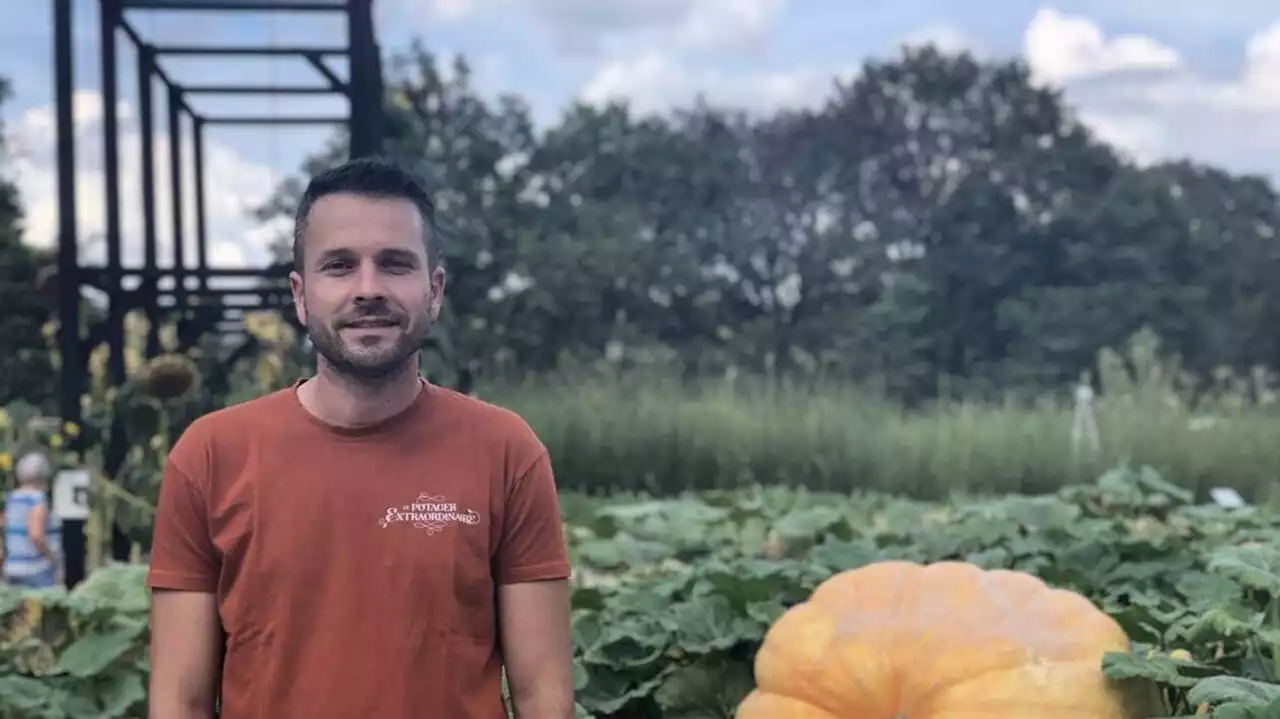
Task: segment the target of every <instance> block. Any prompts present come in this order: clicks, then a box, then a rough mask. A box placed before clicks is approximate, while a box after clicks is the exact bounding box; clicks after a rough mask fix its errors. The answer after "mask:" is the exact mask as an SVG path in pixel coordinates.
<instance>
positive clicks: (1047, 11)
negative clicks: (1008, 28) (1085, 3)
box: [1023, 8, 1181, 83]
mask: <svg viewBox="0 0 1280 719" xmlns="http://www.w3.org/2000/svg"><path fill="white" fill-rule="evenodd" d="M1023 49H1024V52H1025V53H1026V56H1027V61H1028V62H1029V63H1030V64H1031V66H1032V67H1033V68H1035V71H1036V74H1037V75H1038V76H1039V77H1040V78H1042V79H1044V80H1047V81H1049V82H1054V83H1062V82H1067V81H1070V80H1076V79H1079V78H1086V77H1091V76H1096V75H1103V74H1107V73H1112V72H1121V71H1130V70H1174V69H1177V68H1179V67H1180V66H1181V60H1180V58H1179V57H1178V52H1177V51H1176V50H1174V49H1173V48H1171V47H1169V46H1167V45H1164V44H1162V43H1160V42H1158V41H1156V40H1154V39H1152V38H1149V37H1144V36H1142V35H1121V36H1118V37H1114V38H1111V39H1107V38H1106V37H1105V36H1104V35H1103V33H1102V29H1101V28H1099V27H1098V26H1097V25H1096V24H1095V23H1093V22H1092V21H1090V20H1088V19H1085V18H1081V17H1068V16H1066V15H1064V14H1062V13H1060V12H1058V11H1057V10H1055V9H1053V8H1042V9H1041V10H1040V11H1039V12H1037V13H1036V15H1035V17H1034V18H1032V20H1031V24H1030V25H1029V26H1028V27H1027V31H1026V34H1025V35H1024V37H1023Z"/></svg>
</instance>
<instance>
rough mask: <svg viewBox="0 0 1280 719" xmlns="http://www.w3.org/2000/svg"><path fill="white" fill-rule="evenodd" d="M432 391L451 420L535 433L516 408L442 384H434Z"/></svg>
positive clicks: (506, 431)
mask: <svg viewBox="0 0 1280 719" xmlns="http://www.w3.org/2000/svg"><path fill="white" fill-rule="evenodd" d="M431 391H432V392H434V393H435V395H436V400H437V407H439V408H441V411H443V412H446V413H448V415H449V417H450V419H451V420H454V421H464V422H467V423H470V422H477V423H481V424H483V425H484V426H486V427H489V428H491V429H492V430H493V431H495V432H497V433H511V434H514V435H520V436H525V435H532V434H533V427H532V426H531V425H530V424H529V423H528V422H526V421H525V419H524V417H523V416H521V415H520V413H519V412H517V411H516V410H514V409H511V408H509V407H504V406H502V405H500V404H496V403H494V402H491V401H489V400H485V399H481V398H480V397H476V396H474V395H469V394H464V393H462V392H459V391H458V390H456V389H450V388H448V387H444V386H441V385H432V386H431Z"/></svg>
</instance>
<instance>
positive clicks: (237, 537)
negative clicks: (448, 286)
mask: <svg viewBox="0 0 1280 719" xmlns="http://www.w3.org/2000/svg"><path fill="white" fill-rule="evenodd" d="M300 384H301V382H299V383H297V384H295V385H294V386H293V387H291V388H288V389H285V390H281V391H278V392H275V393H273V394H270V395H267V396H264V397H261V398H258V399H254V400H251V401H249V402H245V403H242V404H238V405H235V406H232V407H228V408H225V409H221V410H218V411H215V412H213V413H210V414H208V415H206V416H204V417H202V418H200V419H199V420H197V421H196V422H194V423H193V424H192V425H191V426H190V427H189V428H188V429H187V431H186V432H185V433H184V434H183V435H182V437H181V439H180V440H179V441H178V442H177V443H176V445H175V446H174V447H173V450H172V452H171V453H170V455H169V459H168V462H167V465H166V467H165V473H164V477H163V479H162V483H161V487H160V499H159V506H158V513H157V516H156V523H155V530H154V538H153V544H152V553H151V567H150V573H149V577H148V585H149V586H150V587H152V588H156V589H180V590H193V591H200V592H211V593H216V594H217V598H218V606H219V611H220V615H221V620H222V624H223V627H224V630H225V632H226V636H227V639H226V647H225V659H224V665H223V674H222V686H221V705H222V708H221V716H222V719H295V718H296V719H328V718H332V719H356V718H358V717H377V718H378V719H423V718H425V717H439V718H440V719H499V718H500V717H505V716H506V714H505V711H504V709H503V705H502V698H501V676H502V675H501V667H502V656H501V653H500V646H499V644H498V641H497V637H498V634H497V626H496V604H495V599H496V591H497V586H498V585H500V584H503V583H512V582H526V581H535V580H549V579H565V578H567V577H568V576H569V563H568V559H567V556H566V549H565V542H564V535H563V529H562V525H561V516H560V509H559V504H558V500H557V496H556V487H555V481H554V478H553V476H552V467H551V463H550V459H549V457H548V454H547V450H546V448H545V447H544V446H543V445H542V443H541V442H540V441H539V440H538V438H537V437H536V436H535V434H534V433H533V431H532V430H531V429H530V428H529V426H528V425H527V424H526V423H525V422H524V421H523V420H521V419H520V418H519V417H518V416H517V415H516V414H514V413H512V412H510V411H508V410H505V409H502V408H499V407H496V406H493V405H491V404H488V403H485V402H482V401H480V400H477V399H474V398H470V397H467V396H465V395H462V394H459V393H457V392H453V391H451V390H448V389H446V388H442V387H439V386H436V385H433V384H430V383H428V382H426V381H425V380H424V382H423V386H424V388H423V391H422V392H421V393H420V395H419V396H418V398H417V400H416V401H415V402H414V403H413V405H412V406H411V407H410V408H408V409H407V410H405V411H403V412H401V413H400V414H398V415H397V416H395V417H392V418H390V419H388V420H386V421H384V422H381V423H379V424H378V425H375V426H370V427H363V428H360V429H346V428H338V427H332V426H328V425H326V424H324V423H323V422H321V421H320V420H318V419H317V418H315V417H314V416H313V415H312V414H311V413H309V412H308V411H306V410H305V409H304V408H303V407H302V405H301V404H300V402H299V401H298V399H297V394H296V390H297V387H298V386H299V385H300Z"/></svg>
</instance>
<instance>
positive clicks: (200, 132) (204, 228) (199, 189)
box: [191, 117, 209, 290]
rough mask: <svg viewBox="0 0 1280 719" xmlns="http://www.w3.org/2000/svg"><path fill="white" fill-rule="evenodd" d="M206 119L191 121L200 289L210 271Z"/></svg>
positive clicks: (197, 264) (206, 282)
mask: <svg viewBox="0 0 1280 719" xmlns="http://www.w3.org/2000/svg"><path fill="white" fill-rule="evenodd" d="M204 126H205V122H204V118H202V117H195V118H193V119H192V121H191V136H192V144H193V145H194V148H195V149H194V157H193V159H192V164H193V165H194V166H195V167H194V168H192V169H193V171H194V174H195V180H196V187H195V190H196V270H197V275H196V276H197V278H198V280H199V283H200V285H199V286H200V289H201V290H203V289H205V287H206V286H207V285H208V269H209V228H208V225H207V224H206V223H207V221H208V217H207V216H206V213H205V191H204Z"/></svg>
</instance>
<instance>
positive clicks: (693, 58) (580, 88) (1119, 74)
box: [0, 0, 1280, 267]
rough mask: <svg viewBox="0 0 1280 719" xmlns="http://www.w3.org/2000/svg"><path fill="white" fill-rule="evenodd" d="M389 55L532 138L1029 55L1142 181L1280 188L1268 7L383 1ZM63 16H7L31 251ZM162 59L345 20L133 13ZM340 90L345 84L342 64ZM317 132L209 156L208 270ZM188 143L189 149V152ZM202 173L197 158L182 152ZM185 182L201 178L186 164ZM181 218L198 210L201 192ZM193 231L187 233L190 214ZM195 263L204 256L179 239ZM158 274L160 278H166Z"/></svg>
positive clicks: (93, 187) (222, 64)
mask: <svg viewBox="0 0 1280 719" xmlns="http://www.w3.org/2000/svg"><path fill="white" fill-rule="evenodd" d="M374 3H375V7H376V14H377V19H376V22H377V30H378V34H379V41H380V42H381V44H382V47H383V51H384V54H385V53H391V52H395V51H397V50H400V49H403V48H405V47H407V46H408V44H409V43H410V42H412V41H413V40H414V39H419V40H421V41H422V42H423V44H424V45H425V46H426V47H427V48H428V49H430V50H432V51H433V52H436V53H437V54H439V55H441V56H442V57H446V58H447V57H452V56H453V55H454V54H459V53H460V54H462V55H463V56H465V57H466V58H467V59H468V61H469V62H470V64H471V66H472V67H473V69H474V81H475V84H476V86H477V87H478V88H479V89H480V90H481V91H482V92H484V93H485V94H487V95H491V96H496V95H498V94H502V93H515V94H519V95H521V96H522V97H524V98H525V99H526V100H528V101H529V102H530V103H531V105H532V108H533V111H534V114H535V118H536V119H537V120H538V122H539V124H540V125H543V126H545V125H547V124H550V123H552V122H554V121H555V119H556V117H557V115H558V114H559V113H560V112H561V111H562V109H563V108H564V107H565V105H566V103H569V102H571V101H575V100H578V101H585V102H602V101H606V100H610V99H627V100H630V101H631V103H632V104H633V106H634V107H636V108H637V109H638V110H643V111H662V110H665V109H669V108H672V107H677V106H680V105H682V104H687V103H689V102H691V101H692V100H693V99H695V98H696V96H698V95H699V94H703V95H705V96H706V97H708V98H709V99H712V100H715V101H718V102H727V103H733V104H735V105H738V106H740V107H743V108H746V109H750V110H755V111H760V112H767V111H769V110H770V109H773V108H776V107H780V106H801V105H807V104H813V103H818V102H821V101H822V100H823V98H824V96H825V95H826V94H827V93H828V92H829V90H830V88H831V86H832V82H833V80H834V79H835V78H836V77H844V76H848V75H850V74H852V73H854V72H856V70H857V68H858V66H859V65H860V64H861V63H862V62H864V61H865V60H867V59H868V58H872V57H879V58H883V57H888V56H891V55H892V54H894V53H895V52H897V51H898V49H899V48H900V47H901V46H902V45H903V44H904V43H918V42H926V41H931V42H936V43H939V44H941V45H942V46H944V47H946V48H948V49H959V48H964V49H968V50H970V51H973V52H975V53H977V54H979V55H981V56H984V57H995V58H1006V57H1011V56H1015V55H1018V56H1022V57H1023V58H1024V59H1025V60H1026V61H1027V62H1028V63H1029V65H1030V66H1031V68H1032V70H1033V72H1034V73H1035V76H1036V78H1037V81H1039V82H1045V83H1051V84H1054V85H1056V86H1059V87H1061V88H1062V89H1063V91H1064V93H1065V97H1066V99H1067V102H1068V103H1069V104H1070V105H1071V106H1072V107H1074V108H1075V109H1076V110H1077V112H1078V113H1079V115H1080V117H1081V118H1082V119H1083V120H1084V121H1085V122H1086V123H1087V124H1089V125H1090V126H1092V127H1093V128H1094V129H1095V130H1096V131H1097V132H1098V133H1099V134H1100V136H1102V137H1103V138H1104V139H1106V140H1108V141H1110V142H1112V143H1113V144H1115V145H1116V146H1117V147H1118V148H1119V149H1120V150H1121V151H1123V152H1125V153H1126V154H1128V155H1129V156H1130V157H1131V158H1133V159H1134V160H1135V161H1136V162H1140V163H1147V162H1152V161H1157V160H1164V159H1171V158H1191V159H1193V160H1196V161H1200V162H1208V163H1213V164H1216V165H1220V166H1223V167H1226V168H1227V169H1230V170H1233V171H1236V172H1247V173H1261V174H1264V175H1267V176H1270V177H1272V178H1273V179H1276V180H1280V5H1277V4H1276V3H1275V2H1274V0H1226V1H1225V2H1223V3H1222V4H1219V3H1201V2H1192V0H1163V1H1162V2H1159V3H1157V2H1156V0H1127V2H1124V3H1111V2H1103V0H1062V1H1061V2H1058V3H1051V4H1049V3H1043V2H1031V1H1030V0H983V2H982V3H957V2H943V0H898V1H897V2H883V1H882V2H872V1H869V0H607V1H602V0H374ZM51 5H52V3H51V2H50V0H23V1H22V2H20V3H19V2H14V3H6V8H5V11H6V18H5V21H4V22H3V23H0V76H4V77H7V78H8V79H9V81H10V82H11V84H12V90H13V97H12V98H11V99H10V100H9V101H8V102H7V103H5V105H4V107H3V109H2V111H0V122H3V123H4V132H5V136H6V139H7V144H8V151H9V155H10V161H9V162H8V163H7V164H8V166H7V167H6V168H4V170H5V171H6V173H7V174H8V175H9V176H10V177H11V178H12V179H14V180H15V181H16V182H17V184H18V187H19V191H20V193H21V196H22V201H23V206H24V211H25V214H26V218H25V239H26V241H28V242H29V243H31V244H33V245H36V246H41V247H48V246H51V245H52V243H53V241H54V237H55V233H56V228H57V222H56V218H57V212H56V208H57V197H56V194H55V192H56V187H55V181H56V173H55V164H54V122H53V117H54V108H53V106H52V92H53V78H52V68H53V63H52V43H51V33H50V31H51ZM75 5H76V7H77V17H76V37H77V40H76V53H77V60H76V66H75V73H76V78H75V86H76V88H77V96H76V102H75V107H76V120H77V133H76V138H77V143H78V146H77V163H78V167H77V174H76V184H77V188H78V191H79V193H80V211H79V223H80V232H81V242H82V246H84V247H85V250H84V255H85V257H86V259H88V260H90V261H94V260H96V259H100V258H101V256H102V250H101V242H100V241H98V237H99V236H100V232H101V228H102V226H103V206H104V205H103V198H102V195H103V186H102V177H103V175H102V167H103V163H102V131H101V118H102V104H101V101H100V95H99V88H100V86H101V84H100V61H99V58H98V54H99V42H98V36H97V27H96V26H97V19H98V18H97V7H98V1H97V0H75ZM129 18H130V21H131V22H132V23H133V25H134V26H135V27H136V28H137V29H138V30H139V31H140V33H141V34H142V35H144V36H145V37H147V38H149V39H151V40H152V41H154V42H157V43H160V44H181V43H193V44H202V43H210V42H219V43H224V42H225V43H236V44H275V45H287V44H301V43H306V44H312V45H329V44H333V45H340V44H342V43H343V41H344V32H345V25H344V23H343V22H342V20H341V18H340V16H336V17H332V18H324V17H302V16H299V14H297V13H293V14H289V15H284V14H279V13H271V14H264V13H248V12H244V13H220V14H216V15H215V14H210V13H201V12H193V11H187V12H162V11H131V12H130V15H129ZM119 47H120V51H119V56H118V58H119V59H118V64H119V77H120V78H121V80H120V101H119V105H118V107H119V116H120V126H121V128H122V130H123V133H122V137H121V143H120V156H121V173H122V174H121V183H122V184H121V193H122V197H123V199H124V201H125V203H126V204H125V205H124V208H123V210H124V212H123V230H124V235H125V240H124V247H125V250H124V252H125V257H124V262H125V264H126V265H127V266H131V265H137V264H139V263H140V261H141V250H140V247H139V242H138V240H137V236H138V234H139V232H140V229H141V228H140V223H139V221H138V212H139V210H140V208H141V189H140V182H139V164H140V163H139V157H138V156H139V143H138V132H137V122H136V97H137V80H136V70H135V68H136V65H135V60H134V57H135V56H134V52H133V48H132V46H131V44H130V43H129V41H128V40H126V39H124V38H123V36H122V37H121V39H120V41H119ZM165 67H166V69H167V70H168V71H169V72H170V74H171V75H173V76H174V77H175V79H177V80H178V81H179V82H184V83H194V84H200V83H218V84H228V83H236V84H273V83H275V84H300V83H315V82H318V78H317V76H316V74H315V72H314V70H312V69H311V68H309V67H307V66H306V65H305V64H304V63H302V62H301V61H298V60H292V59H281V60H274V61H273V60H236V59H221V58H196V59H189V58H166V60H165ZM335 67H336V69H337V70H338V74H340V75H345V69H344V68H342V66H341V63H340V62H339V63H338V64H337V65H336V66H335ZM217 99H218V98H211V97H208V96H205V97H200V98H197V99H196V101H195V102H196V105H197V108H198V109H199V110H200V111H201V112H203V113H206V114H209V115H219V114H222V115H234V114H255V115H260V114H277V113H278V114H291V115H297V114H313V115H325V116H331V115H341V114H343V113H345V112H346V101H345V100H343V99H339V98H306V99H305V101H300V100H296V99H295V100H292V101H290V100H285V99H280V98H275V99H270V98H255V99H248V100H245V99H240V98H226V99H222V100H221V101H214V100H217ZM163 109H164V105H163V103H162V101H161V100H159V99H157V107H156V110H157V125H156V131H157V135H156V157H157V173H158V174H157V178H167V176H168V175H167V172H168V170H167V158H168V144H167V142H166V140H167V136H166V135H165V134H164V133H165V129H166V128H165V124H164V122H163V119H164V116H163ZM330 132H331V130H330V129H329V128H325V127H304V128H299V127H287V128H281V127H275V128H272V127H219V128H214V129H212V130H210V132H209V135H208V138H207V145H206V153H207V157H206V184H207V190H208V195H207V196H208V208H209V223H210V233H211V262H212V263H213V264H214V265H215V266H221V267H246V266H257V265H261V264H263V263H265V262H266V261H267V243H268V240H269V238H270V237H272V236H273V235H274V234H275V233H278V232H280V231H281V230H282V227H281V226H275V227H264V226H261V225H260V223H258V222H257V221H255V220H253V219H252V218H250V217H249V216H248V211H249V210H250V209H252V208H253V207H254V206H255V205H257V204H258V203H261V202H263V201H265V200H266V199H267V198H268V197H269V195H270V193H271V190H272V188H273V187H274V186H275V185H276V183H277V182H278V181H279V180H280V179H281V178H282V177H284V176H286V175H288V174H291V173H293V172H294V171H295V170H296V168H297V167H298V166H299V163H300V162H301V161H302V159H303V158H304V157H305V156H306V155H307V154H308V153H310V152H314V151H316V150H318V149H320V148H321V147H322V145H323V143H324V142H325V140H326V139H327V137H328V136H329V134H330ZM188 139H189V136H188ZM182 147H183V153H184V155H185V156H187V157H190V152H191V150H190V146H189V144H184V145H182ZM187 166H188V167H189V166H190V162H189V161H188V163H187ZM185 184H186V191H185V192H186V194H185V198H184V199H185V206H186V207H187V208H191V207H192V202H193V196H192V194H191V188H192V182H191V180H190V177H188V178H187V182H186V183H185ZM157 200H158V208H159V215H158V221H159V227H160V228H161V229H160V233H159V235H160V243H161V248H160V251H161V257H162V258H167V257H168V256H169V254H170V252H171V247H172V241H171V237H170V236H169V232H168V227H169V212H168V208H169V202H170V200H169V196H168V191H167V184H166V183H163V182H161V183H160V184H159V185H158V187H157ZM187 217H188V220H187V223H188V228H190V227H191V220H190V217H191V216H190V214H189V210H188V215H187ZM186 242H187V244H186V247H188V248H189V249H188V250H187V254H188V256H191V254H192V253H193V252H194V240H193V239H192V238H190V237H188V238H187V240H186ZM161 264H162V265H166V264H168V262H167V261H166V260H163V259H162V261H161Z"/></svg>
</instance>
